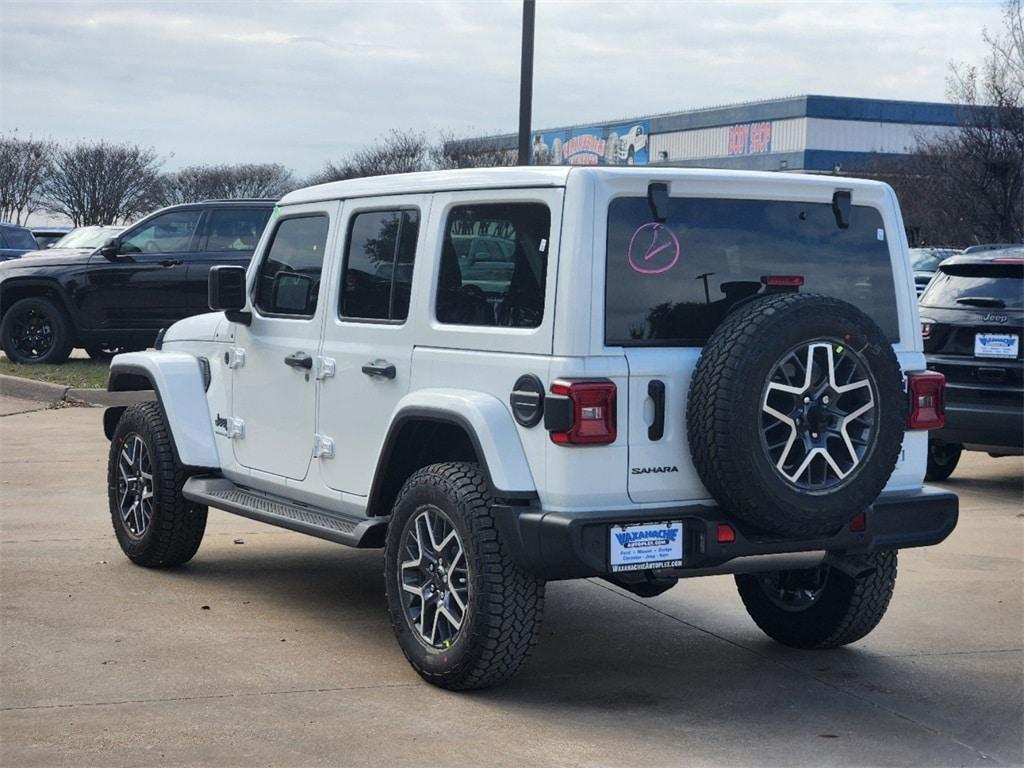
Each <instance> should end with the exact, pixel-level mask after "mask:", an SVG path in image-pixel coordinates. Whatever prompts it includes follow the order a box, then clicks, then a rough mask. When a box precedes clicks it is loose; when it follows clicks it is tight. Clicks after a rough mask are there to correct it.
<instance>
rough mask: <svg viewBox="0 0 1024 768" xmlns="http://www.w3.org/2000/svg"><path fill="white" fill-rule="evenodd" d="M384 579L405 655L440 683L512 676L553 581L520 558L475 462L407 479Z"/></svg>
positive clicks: (479, 684) (482, 683) (455, 686)
mask: <svg viewBox="0 0 1024 768" xmlns="http://www.w3.org/2000/svg"><path fill="white" fill-rule="evenodd" d="M384 581H385V586H386V591H387V601H388V613H389V614H390V616H391V626H392V628H393V629H394V631H395V637H396V638H397V639H398V644H399V645H400V646H401V648H402V652H403V653H404V654H405V657H406V659H408V660H409V663H410V664H411V665H412V667H413V669H415V670H416V672H417V673H419V675H420V676H421V677H422V678H423V679H424V680H426V681H427V682H429V683H432V684H434V685H437V686H440V687H441V688H449V689H452V690H469V689H474V688H486V687H488V686H492V685H496V684H498V683H501V682H504V681H505V680H507V679H508V678H510V677H511V676H512V675H514V674H515V673H516V671H517V670H518V669H519V668H520V667H521V666H522V664H523V662H524V661H525V660H526V657H527V656H528V655H529V652H530V649H531V648H532V647H533V645H534V643H535V642H536V640H537V635H538V631H539V628H540V619H541V613H542V612H543V608H544V581H543V580H542V579H539V578H537V577H536V576H534V575H532V574H530V573H528V572H527V571H525V570H523V569H522V568H521V567H520V566H519V565H518V564H517V563H516V562H515V560H514V559H513V558H512V557H511V555H510V553H509V551H508V549H507V548H506V545H505V543H504V541H503V540H502V536H501V532H500V531H499V529H498V527H497V526H496V525H495V521H494V516H493V514H492V512H491V499H490V495H489V491H488V485H487V480H486V479H485V478H484V476H483V473H482V472H481V471H480V468H479V467H478V466H477V465H476V464H470V463H464V462H451V463H446V464H432V465H430V466H428V467H424V468H423V469H420V470H418V471H417V472H415V473H413V475H412V476H411V477H410V478H409V479H408V480H407V481H406V482H405V485H403V486H402V490H401V491H400V492H399V494H398V499H397V500H396V501H395V506H394V510H393V511H392V514H391V521H390V523H389V524H388V532H387V542H386V548H385V550H384Z"/></svg>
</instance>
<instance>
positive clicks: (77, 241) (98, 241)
mask: <svg viewBox="0 0 1024 768" xmlns="http://www.w3.org/2000/svg"><path fill="white" fill-rule="evenodd" d="M123 231H124V227H79V228H78V229H73V230H71V231H70V232H68V233H67V234H66V235H64V237H62V238H61V239H60V240H58V241H57V242H56V243H54V244H53V246H51V250H53V249H54V248H99V247H100V246H101V245H103V243H105V242H106V241H107V240H109V239H110V238H112V237H116V236H117V235H119V234H120V233H121V232H123Z"/></svg>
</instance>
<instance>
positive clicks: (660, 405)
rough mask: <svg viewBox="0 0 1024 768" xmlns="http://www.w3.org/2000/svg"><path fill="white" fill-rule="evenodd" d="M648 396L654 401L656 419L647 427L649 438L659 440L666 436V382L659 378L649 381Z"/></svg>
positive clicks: (653, 440) (654, 440)
mask: <svg viewBox="0 0 1024 768" xmlns="http://www.w3.org/2000/svg"><path fill="white" fill-rule="evenodd" d="M647 396H648V397H649V398H651V400H653V401H654V421H652V422H651V426H649V427H648V428H647V439H648V440H650V441H652V442H657V441H658V440H661V438H662V437H664V436H665V382H663V381H660V380H659V379H652V380H651V381H649V382H647Z"/></svg>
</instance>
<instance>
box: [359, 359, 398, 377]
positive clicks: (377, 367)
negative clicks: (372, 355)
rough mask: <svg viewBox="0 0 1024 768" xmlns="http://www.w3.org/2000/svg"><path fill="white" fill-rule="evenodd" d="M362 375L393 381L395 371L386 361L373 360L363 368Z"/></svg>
mask: <svg viewBox="0 0 1024 768" xmlns="http://www.w3.org/2000/svg"><path fill="white" fill-rule="evenodd" d="M363 373H365V374H366V375H367V376H375V377H377V378H381V379H393V378H395V374H396V373H397V371H396V370H395V366H394V365H393V364H392V363H389V362H388V361H387V360H374V361H372V362H369V363H367V364H366V365H364V366H363Z"/></svg>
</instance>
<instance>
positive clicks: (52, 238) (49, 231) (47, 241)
mask: <svg viewBox="0 0 1024 768" xmlns="http://www.w3.org/2000/svg"><path fill="white" fill-rule="evenodd" d="M70 231H71V227H32V235H33V236H34V237H35V239H36V242H37V243H39V247H40V249H42V250H46V249H47V248H50V247H51V246H52V245H53V244H54V243H56V242H57V241H58V240H60V239H61V238H62V237H64V235H66V234H67V233H68V232H70Z"/></svg>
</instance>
